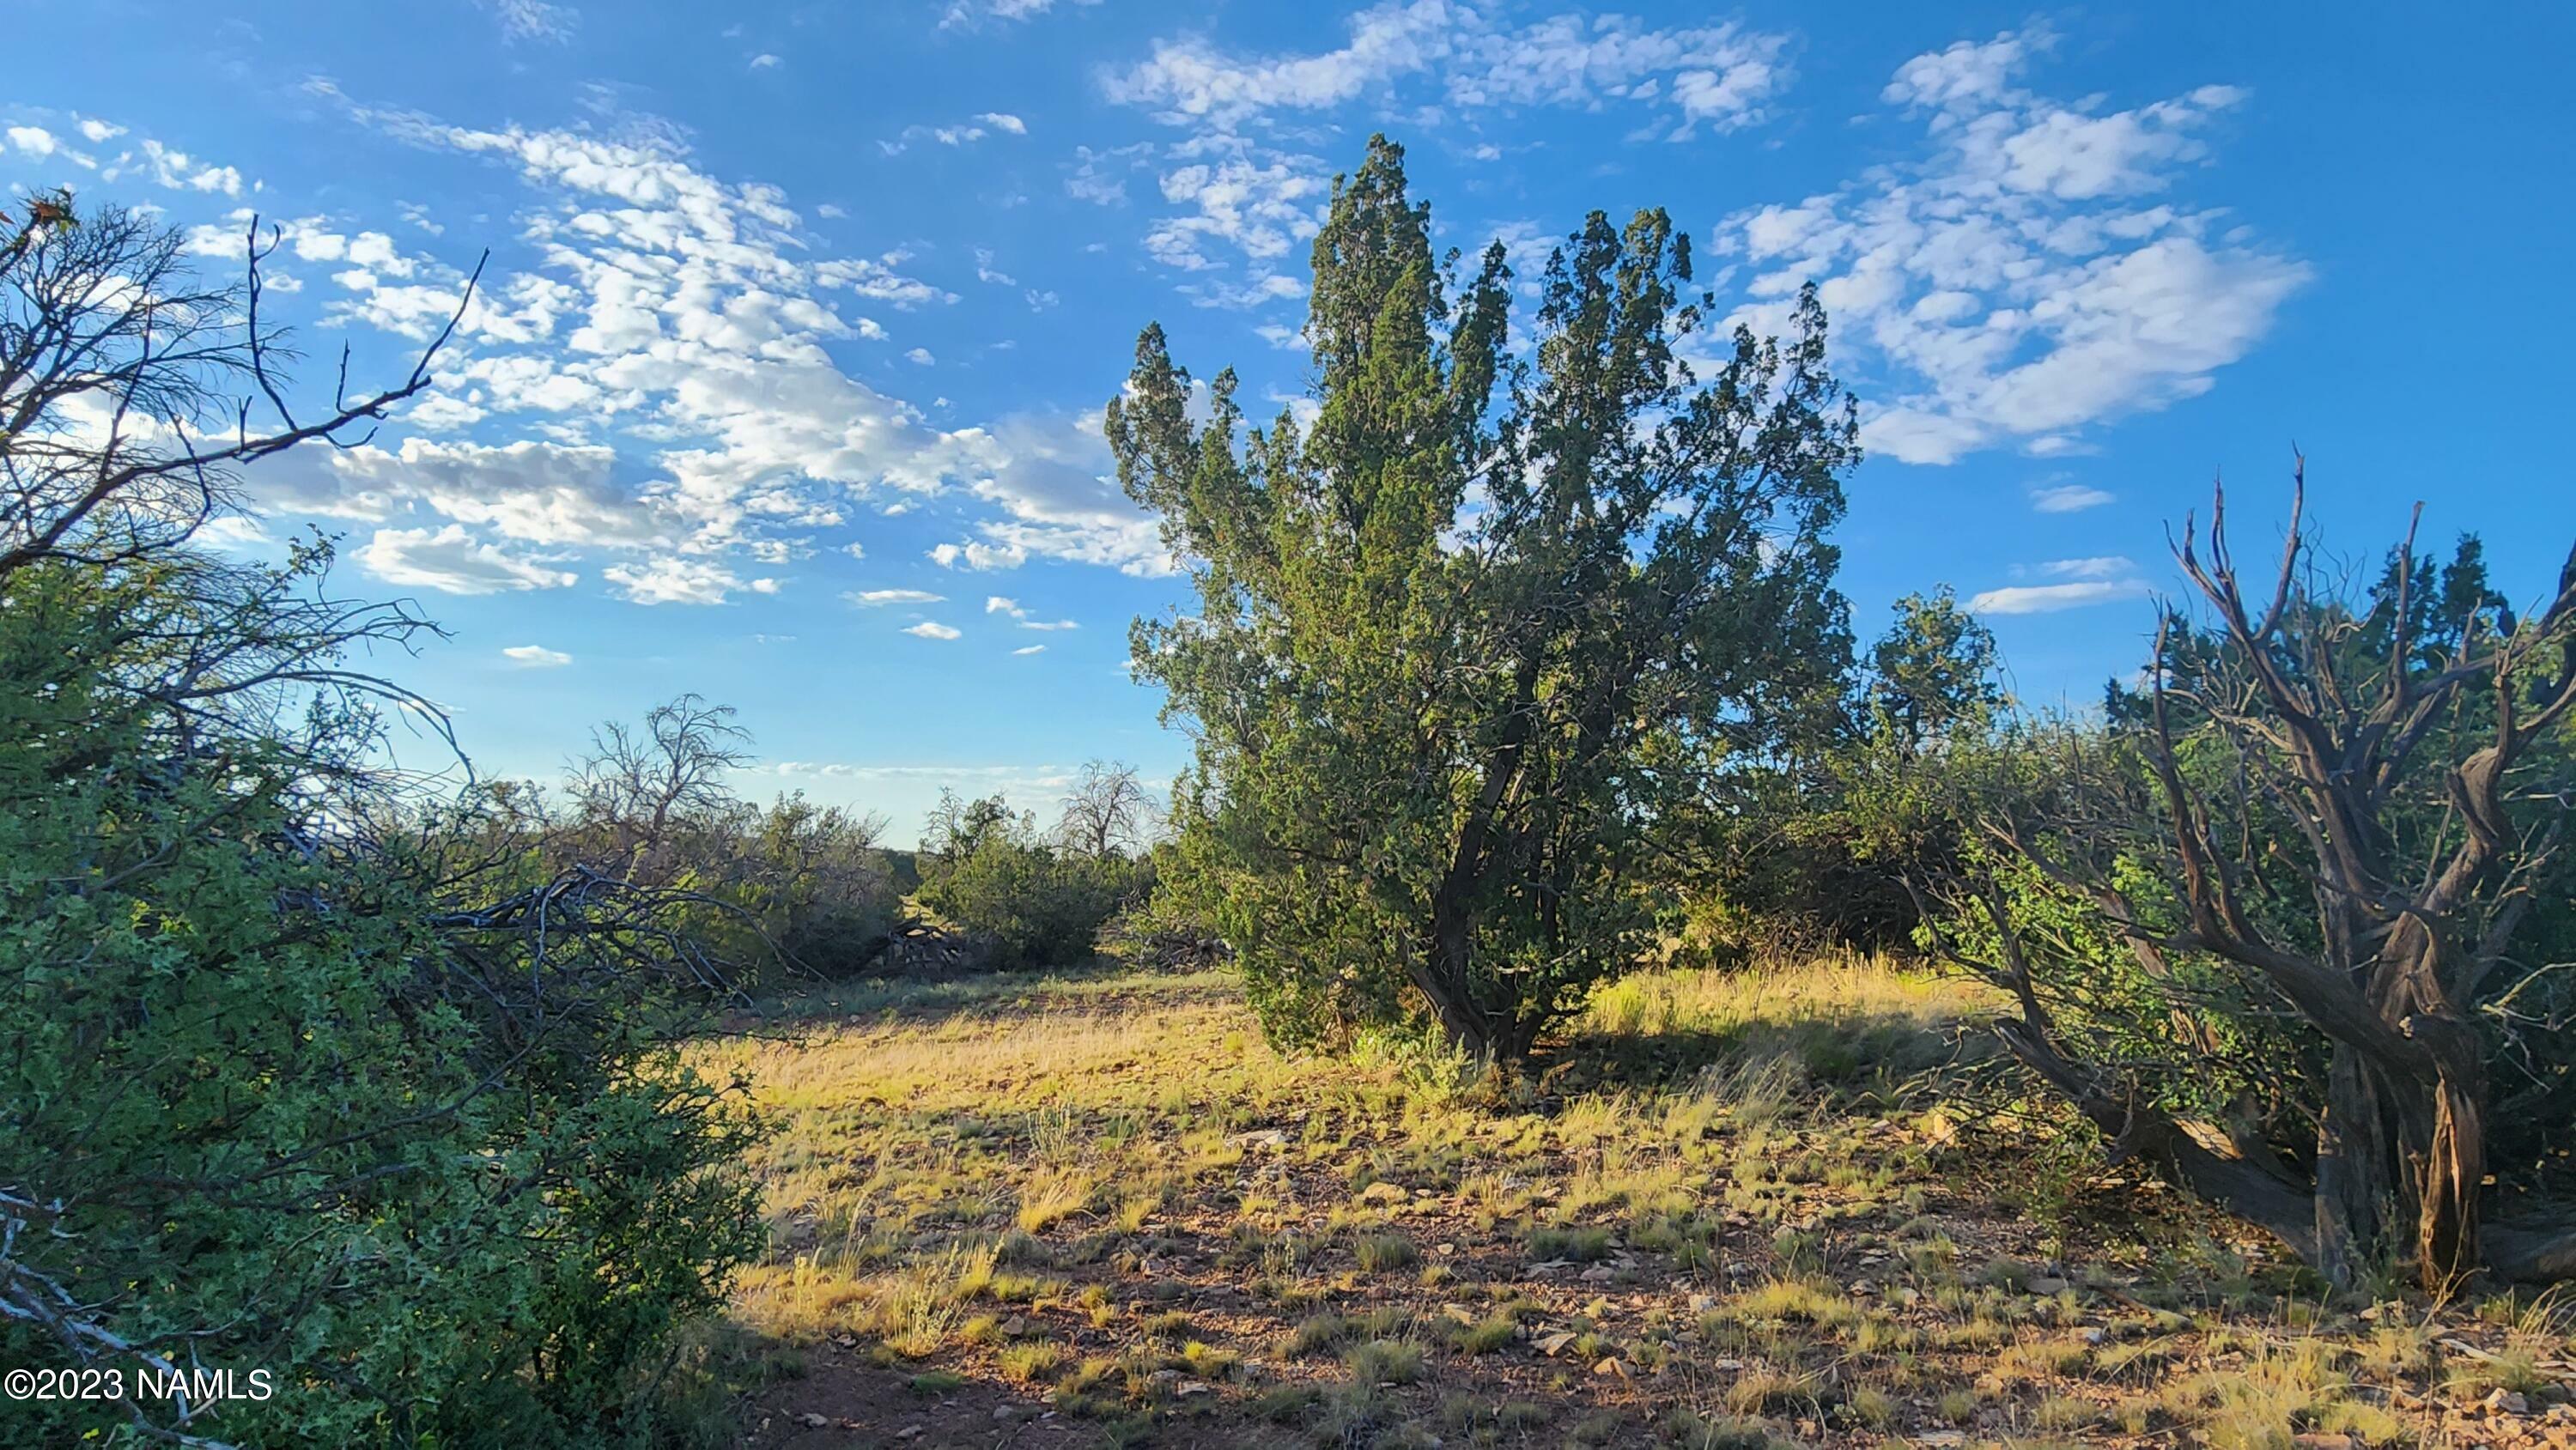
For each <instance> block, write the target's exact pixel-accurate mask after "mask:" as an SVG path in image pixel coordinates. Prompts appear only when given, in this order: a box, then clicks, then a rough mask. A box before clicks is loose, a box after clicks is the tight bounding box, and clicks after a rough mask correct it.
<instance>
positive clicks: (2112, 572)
mask: <svg viewBox="0 0 2576 1450" xmlns="http://www.w3.org/2000/svg"><path fill="white" fill-rule="evenodd" d="M2039 572H2041V573H2043V574H2047V575H2051V576H2054V577H2056V578H2059V579H2115V578H2121V577H2125V576H2127V575H2131V574H2135V573H2137V572H2138V566H2137V563H2136V561H2135V560H2132V559H2127V558H2124V557H2122V556H2120V555H2118V554H2104V555H2100V556H2098V557H2095V558H2090V559H2051V560H2050V561H2048V562H2047V563H2045V564H2042V565H2040V566H2039Z"/></svg>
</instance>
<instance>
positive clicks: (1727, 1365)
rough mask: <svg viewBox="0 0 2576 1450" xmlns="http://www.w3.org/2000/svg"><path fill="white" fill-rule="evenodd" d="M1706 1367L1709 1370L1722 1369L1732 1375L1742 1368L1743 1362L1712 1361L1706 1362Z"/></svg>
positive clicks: (1728, 1360) (1731, 1360) (1736, 1360)
mask: <svg viewBox="0 0 2576 1450" xmlns="http://www.w3.org/2000/svg"><path fill="white" fill-rule="evenodd" d="M1708 1367H1709V1368H1710V1369H1722V1370H1726V1371H1728V1372H1729V1373H1733V1372H1735V1371H1738V1370H1741V1369H1743V1368H1744V1361H1742V1360H1740V1359H1712V1360H1710V1361H1709V1362H1708Z"/></svg>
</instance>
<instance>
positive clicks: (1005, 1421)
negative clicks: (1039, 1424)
mask: <svg viewBox="0 0 2576 1450" xmlns="http://www.w3.org/2000/svg"><path fill="white" fill-rule="evenodd" d="M1036 1413H1037V1411H1035V1410H1033V1409H1031V1408H1029V1407H1028V1406H1026V1405H996V1406H994V1407H993V1423H994V1424H996V1425H1016V1424H1018V1423H1019V1422H1021V1421H1022V1420H1025V1419H1028V1418H1030V1417H1031V1416H1033V1415H1035V1414H1036Z"/></svg>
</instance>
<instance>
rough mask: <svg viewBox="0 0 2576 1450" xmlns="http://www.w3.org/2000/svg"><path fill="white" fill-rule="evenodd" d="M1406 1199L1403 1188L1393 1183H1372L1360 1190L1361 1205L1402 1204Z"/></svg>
mask: <svg viewBox="0 0 2576 1450" xmlns="http://www.w3.org/2000/svg"><path fill="white" fill-rule="evenodd" d="M1406 1197H1407V1195H1406V1193H1405V1191H1404V1189H1403V1187H1402V1186H1401V1185H1399V1184H1394V1183H1372V1184H1370V1185H1369V1186H1368V1187H1366V1188H1363V1189H1361V1190H1360V1202H1362V1203H1402V1202H1403V1201H1404V1200H1405V1198H1406Z"/></svg>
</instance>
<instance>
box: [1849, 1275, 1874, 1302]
mask: <svg viewBox="0 0 2576 1450" xmlns="http://www.w3.org/2000/svg"><path fill="white" fill-rule="evenodd" d="M1851 1291H1852V1297H1853V1298H1855V1299H1869V1298H1874V1297H1876V1295H1877V1293H1878V1286H1877V1285H1876V1284H1873V1283H1871V1282H1870V1281H1869V1280H1867V1279H1854V1280H1852V1285H1851Z"/></svg>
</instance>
